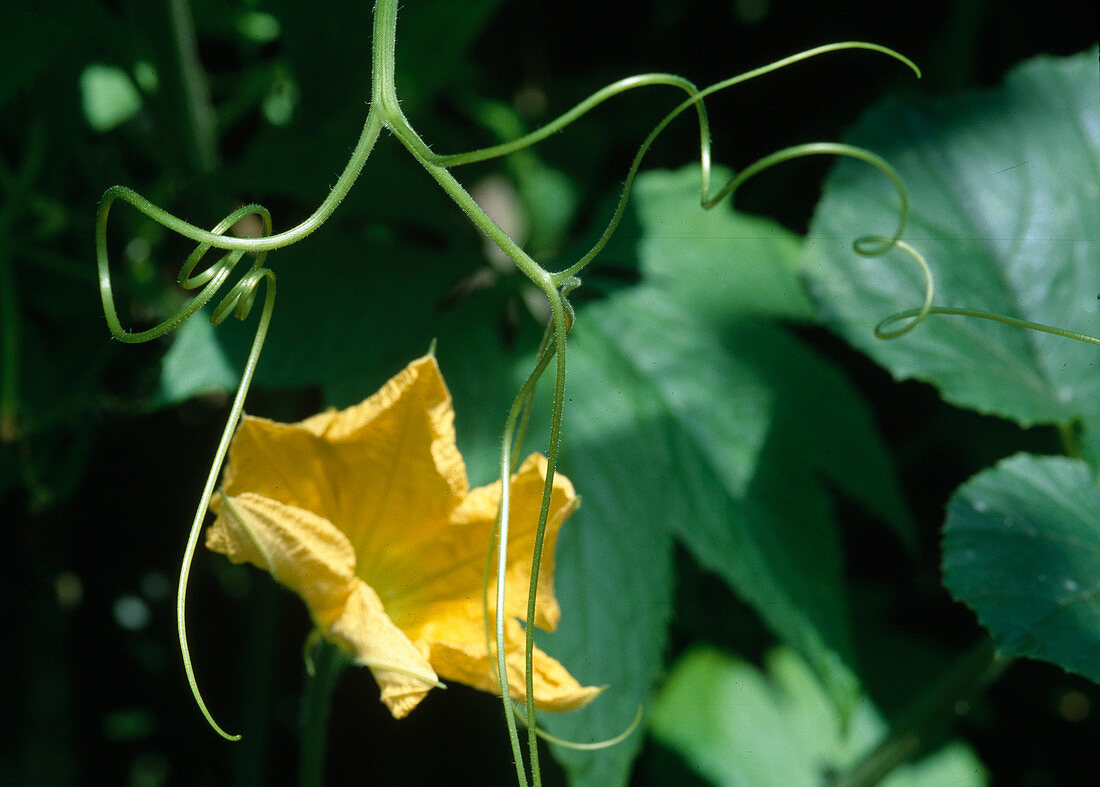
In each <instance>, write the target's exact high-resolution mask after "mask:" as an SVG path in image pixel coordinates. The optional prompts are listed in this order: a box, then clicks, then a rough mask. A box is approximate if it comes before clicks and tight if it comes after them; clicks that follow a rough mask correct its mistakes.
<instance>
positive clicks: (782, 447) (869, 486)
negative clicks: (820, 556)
mask: <svg viewBox="0 0 1100 787" xmlns="http://www.w3.org/2000/svg"><path fill="white" fill-rule="evenodd" d="M722 343H723V346H724V347H725V348H726V350H727V352H730V353H733V354H735V355H736V356H737V357H738V358H740V359H742V360H743V361H744V362H746V363H749V364H751V366H752V368H753V369H754V370H755V371H756V373H757V374H758V375H760V377H761V378H762V379H763V380H764V381H765V382H766V383H767V385H768V387H769V389H770V390H771V391H772V393H773V396H774V402H775V403H774V406H773V408H772V412H773V416H772V426H771V431H770V433H769V437H768V442H767V445H766V447H765V453H766V454H767V456H766V457H765V459H764V460H763V462H767V463H768V464H769V465H771V466H773V467H775V468H782V484H783V485H785V486H786V487H787V493H786V494H795V496H797V495H799V494H807V495H810V494H821V493H822V490H821V488H820V482H821V479H828V481H829V482H830V483H832V484H834V485H835V486H836V488H837V489H838V490H840V491H841V492H843V493H844V494H845V495H847V496H848V497H849V498H851V499H852V500H853V501H855V502H857V503H859V504H860V505H862V506H863V507H864V508H865V509H866V510H867V511H868V512H870V513H872V514H874V515H875V516H877V517H878V518H880V519H881V520H882V521H883V522H885V523H887V524H888V525H890V527H892V528H893V529H894V531H895V532H896V533H897V535H898V537H899V539H901V541H902V542H903V543H904V544H906V545H908V546H910V547H913V546H914V545H915V539H916V534H915V532H914V528H913V522H912V519H911V517H910V516H909V513H908V509H907V508H906V505H905V502H904V501H903V499H902V494H901V488H900V486H899V484H898V480H897V476H896V474H895V472H894V466H893V461H892V459H891V457H890V452H889V451H888V449H887V447H886V444H885V443H884V442H883V439H882V437H881V435H880V434H879V432H878V429H877V427H876V426H875V423H874V419H873V417H872V414H871V412H870V410H869V409H868V407H867V404H866V403H865V402H864V401H863V399H862V397H861V396H860V394H859V392H858V391H857V390H856V389H855V388H854V386H853V385H852V384H851V382H849V381H848V379H847V378H846V377H845V376H844V375H843V374H842V373H841V372H840V370H839V369H837V368H836V367H835V366H834V365H833V364H831V363H830V362H828V361H826V360H825V359H824V358H822V357H820V356H819V355H817V354H816V353H815V352H813V351H812V350H810V349H809V348H808V347H806V346H805V345H804V344H803V343H801V342H799V341H798V340H796V339H795V338H794V337H793V336H791V335H790V334H789V333H788V332H787V331H784V330H781V329H779V328H777V327H775V326H772V325H770V324H767V323H758V322H737V323H731V324H730V325H729V326H727V328H726V330H725V332H724V336H723V340H722ZM763 462H762V463H763ZM781 496H785V495H784V493H781Z"/></svg>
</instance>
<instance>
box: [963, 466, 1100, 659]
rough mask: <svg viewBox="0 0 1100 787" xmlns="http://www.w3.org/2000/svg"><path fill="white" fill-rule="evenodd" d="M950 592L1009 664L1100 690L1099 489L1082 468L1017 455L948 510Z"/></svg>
mask: <svg viewBox="0 0 1100 787" xmlns="http://www.w3.org/2000/svg"><path fill="white" fill-rule="evenodd" d="M943 572H944V584H946V585H947V588H948V589H949V590H950V591H951V593H952V594H953V595H954V596H955V598H957V599H958V600H960V601H962V602H963V603H965V604H966V605H967V606H969V607H970V608H971V609H973V610H974V612H975V613H977V615H978V619H979V620H980V621H981V622H982V624H983V625H984V626H985V627H986V628H988V629H989V630H990V631H991V632H992V633H993V637H994V639H995V641H996V643H997V647H998V650H999V651H1000V652H1001V653H1002V654H1004V655H1010V656H1015V655H1018V656H1030V657H1031V658H1037V659H1044V660H1046V661H1052V662H1054V663H1055V664H1058V665H1059V666H1061V667H1063V668H1065V669H1067V670H1071V671H1073V672H1077V673H1080V674H1081V675H1084V676H1086V677H1088V678H1090V679H1092V680H1094V681H1100V647H1098V645H1100V604H1098V603H1097V599H1098V598H1100V489H1098V488H1097V485H1096V479H1095V477H1094V476H1093V473H1092V471H1091V469H1090V468H1089V466H1088V465H1087V464H1086V463H1084V462H1082V461H1079V460H1076V459H1067V458H1064V457H1039V456H1033V455H1030V454H1018V455H1016V456H1014V457H1011V458H1009V459H1006V460H1005V461H1003V462H1000V463H999V464H997V466H996V467H994V468H992V469H990V470H985V471H983V472H981V473H979V474H978V475H976V476H975V477H974V478H972V479H970V480H969V481H967V482H966V483H965V484H964V485H963V486H962V487H960V488H959V490H958V491H957V492H956V493H955V495H954V496H953V497H952V498H951V502H950V503H949V504H948V507H947V522H946V524H945V526H944V556H943Z"/></svg>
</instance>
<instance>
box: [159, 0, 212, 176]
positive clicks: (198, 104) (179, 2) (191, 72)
mask: <svg viewBox="0 0 1100 787" xmlns="http://www.w3.org/2000/svg"><path fill="white" fill-rule="evenodd" d="M168 8H169V11H170V13H171V17H172V32H173V33H174V35H175V39H176V51H177V53H178V54H179V59H180V76H181V78H182V80H183V94H184V96H185V98H186V100H187V113H188V114H189V115H190V116H191V135H192V136H193V137H194V141H195V152H196V154H197V155H198V160H199V168H200V169H201V170H202V171H203V172H205V173H209V172H213V171H214V170H215V169H217V166H218V138H217V134H216V133H215V129H216V126H217V118H216V117H215V115H214V107H213V105H211V103H210V90H209V88H208V87H207V83H206V72H205V71H204V70H203V67H202V63H201V62H200V61H199V46H198V41H197V40H196V38H195V22H194V19H193V18H192V17H191V7H190V6H189V5H188V2H187V0H168Z"/></svg>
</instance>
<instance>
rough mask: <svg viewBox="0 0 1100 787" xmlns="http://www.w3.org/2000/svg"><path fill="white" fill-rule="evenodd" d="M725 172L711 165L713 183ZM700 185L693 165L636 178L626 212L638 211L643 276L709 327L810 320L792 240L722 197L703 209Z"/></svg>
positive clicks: (721, 179) (796, 246) (797, 250)
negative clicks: (753, 318)
mask: <svg viewBox="0 0 1100 787" xmlns="http://www.w3.org/2000/svg"><path fill="white" fill-rule="evenodd" d="M729 175H730V173H729V171H728V170H725V169H724V168H721V167H715V168H714V169H713V171H712V174H711V178H712V183H715V184H721V183H724V182H725V180H726V179H727V178H728V177H729ZM699 182H700V180H699V168H698V167H697V166H689V167H684V168H683V169H679V170H676V171H674V172H670V171H666V170H662V171H654V172H647V173H645V174H644V175H643V176H642V177H640V178H638V181H637V183H636V185H635V188H634V192H633V195H632V196H631V202H630V205H629V206H628V209H630V210H633V211H634V213H635V214H636V215H637V221H638V227H639V233H640V237H639V239H638V249H637V253H638V257H639V259H640V260H641V261H642V271H643V275H644V276H645V279H646V281H648V282H650V283H651V284H654V285H656V286H658V287H660V288H661V290H662V292H664V293H665V294H666V295H667V297H668V298H669V299H670V300H671V301H674V302H675V303H677V304H679V305H680V306H681V307H683V308H684V309H685V310H687V311H690V312H691V314H692V315H693V316H694V317H695V318H696V319H697V320H699V321H700V322H702V323H704V324H708V325H713V326H721V325H722V324H723V323H725V322H728V321H729V320H730V319H731V318H732V317H735V316H739V315H758V316H762V317H778V318H785V319H791V320H799V321H810V320H813V309H812V308H811V306H810V303H809V301H808V300H807V299H806V296H805V294H803V291H802V286H801V284H800V283H799V281H798V277H797V269H798V258H799V254H800V252H801V244H800V242H799V239H798V238H797V237H796V236H795V235H793V234H792V233H790V232H788V231H787V230H785V229H783V228H782V227H781V226H779V225H778V224H776V223H775V222H774V221H771V220H770V219H763V218H758V217H756V216H749V215H747V214H744V213H736V212H733V211H731V210H730V208H729V203H728V201H726V202H723V203H722V204H720V205H717V206H716V207H714V208H713V209H711V210H709V211H708V210H703V208H702V207H701V206H700V204H699ZM712 188H713V186H712ZM596 264H597V265H598V264H599V263H598V261H597V263H596Z"/></svg>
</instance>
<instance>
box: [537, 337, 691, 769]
mask: <svg viewBox="0 0 1100 787" xmlns="http://www.w3.org/2000/svg"><path fill="white" fill-rule="evenodd" d="M582 326H584V327H582ZM575 330H576V333H575V337H574V338H573V339H571V340H570V344H569V356H568V357H569V367H570V377H569V384H568V387H567V396H568V397H569V400H570V401H569V406H568V408H567V409H566V415H565V418H566V425H565V435H566V437H565V442H564V443H563V450H562V457H561V461H560V468H561V471H562V472H564V473H566V474H567V475H568V476H569V477H570V478H572V479H573V480H574V482H575V483H576V484H577V488H578V492H579V493H580V495H581V507H580V510H578V511H577V513H576V514H574V515H573V516H572V517H571V518H570V520H569V522H567V523H566V525H565V527H563V528H562V531H561V535H560V537H559V539H558V547H557V552H556V557H555V565H556V569H555V575H556V582H555V585H556V588H557V596H558V601H559V603H560V605H561V609H562V617H561V623H560V624H559V626H558V630H557V631H556V632H554V633H553V634H550V635H545V634H543V633H542V632H540V633H539V642H540V643H542V644H543V646H544V647H545V648H546V649H547V650H548V651H549V652H550V653H552V654H553V655H554V656H556V657H557V658H558V659H560V660H561V662H562V663H563V664H564V665H565V666H566V667H567V668H568V669H569V670H570V671H571V672H572V673H573V675H574V676H575V677H576V678H577V679H578V680H580V681H581V682H582V683H586V684H588V685H606V686H608V688H607V690H605V691H604V692H603V694H601V695H600V696H599V697H597V698H596V699H595V700H594V701H593V702H592V703H591V704H590V705H589V706H588V707H587V708H585V709H583V710H581V711H578V712H576V713H569V714H561V715H553V714H543V715H542V716H541V717H540V723H542V724H543V725H544V726H545V727H546V728H547V729H548V730H549V731H550V732H552V733H554V734H555V735H558V736H559V737H563V738H566V739H569V740H575V741H581V742H589V741H598V740H606V739H608V738H611V737H614V736H615V735H618V734H619V733H620V732H622V731H623V730H625V729H627V727H628V726H629V725H630V723H631V721H632V720H633V719H634V717H635V714H636V713H637V710H638V707H639V706H640V705H645V704H648V702H649V699H650V693H651V691H652V686H653V685H654V684H655V683H656V681H657V678H658V676H659V674H660V671H661V668H662V665H663V656H664V651H665V646H666V642H667V637H668V634H667V629H668V624H669V622H670V617H671V611H672V602H671V597H672V590H673V587H674V579H673V574H672V565H671V558H672V538H671V535H670V534H669V532H668V522H669V521H670V520H671V519H677V518H680V517H683V516H688V515H690V513H691V512H690V508H688V507H687V503H686V500H685V498H684V496H683V494H682V493H678V490H677V488H676V485H674V484H671V483H670V479H669V474H670V472H671V473H675V468H676V467H677V465H678V461H679V456H678V451H677V445H676V442H675V439H674V435H673V434H672V433H671V432H670V430H669V428H668V424H667V422H666V420H665V418H664V417H663V416H662V411H663V405H662V402H661V400H660V397H659V395H658V394H657V392H656V391H654V390H653V388H652V387H648V386H645V385H641V384H639V381H638V379H637V376H636V374H635V372H634V370H633V369H631V368H630V367H629V366H627V365H625V364H623V363H622V358H621V354H620V352H619V351H618V350H617V349H616V348H615V347H614V345H612V344H610V343H609V342H607V341H606V339H605V338H604V337H603V336H602V335H601V334H600V333H599V332H597V331H591V330H589V329H588V321H587V320H586V319H582V320H580V321H579V322H578V324H577V326H576V329H575ZM532 423H534V424H539V423H545V420H544V419H543V418H542V416H538V415H536V418H534V419H532ZM532 437H534V435H532ZM666 491H667V493H665V492H666ZM641 744H642V736H641V734H640V733H635V734H633V735H632V736H630V737H629V738H627V739H626V740H625V741H623V742H622V743H620V744H618V745H617V746H613V747H611V748H608V749H603V750H599V751H592V752H584V751H576V750H573V749H566V748H563V747H557V746H555V747H553V751H554V757H555V759H557V760H558V762H559V763H561V764H562V766H563V767H564V768H565V769H566V771H567V773H568V774H569V777H570V783H571V784H574V785H592V786H593V787H605V786H606V787H611V786H612V785H618V784H626V783H627V781H628V778H629V775H630V769H631V764H632V762H633V760H634V757H635V756H637V753H638V751H639V749H640V748H641Z"/></svg>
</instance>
